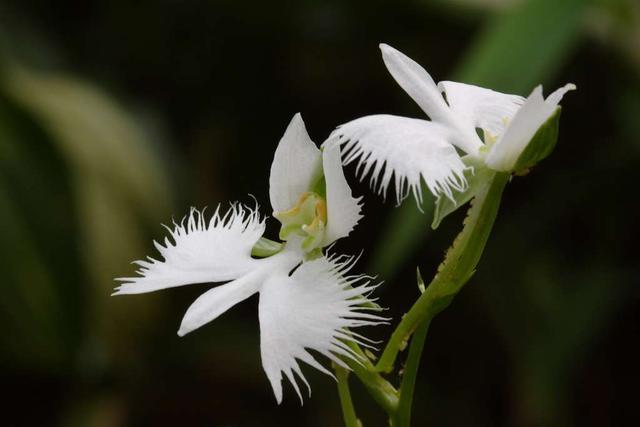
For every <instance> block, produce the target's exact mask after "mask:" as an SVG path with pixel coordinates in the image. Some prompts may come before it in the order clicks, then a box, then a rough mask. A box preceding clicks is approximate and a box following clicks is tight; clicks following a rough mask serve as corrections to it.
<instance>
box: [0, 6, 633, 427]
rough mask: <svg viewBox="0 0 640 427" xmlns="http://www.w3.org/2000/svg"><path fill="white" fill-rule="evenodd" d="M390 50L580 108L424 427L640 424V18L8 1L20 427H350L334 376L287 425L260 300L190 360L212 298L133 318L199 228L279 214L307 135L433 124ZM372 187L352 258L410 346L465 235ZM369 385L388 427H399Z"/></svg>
mask: <svg viewBox="0 0 640 427" xmlns="http://www.w3.org/2000/svg"><path fill="white" fill-rule="evenodd" d="M379 42H386V43H389V44H391V45H392V46H394V47H396V48H398V49H400V50H402V51H403V52H405V53H406V54H408V55H409V56H411V57H412V58H414V59H415V60H416V61H418V62H419V63H421V64H423V65H424V66H425V67H426V68H427V69H428V70H429V72H430V73H431V74H432V75H433V76H434V78H435V79H436V80H447V79H458V80H461V81H464V82H468V83H476V84H482V85H485V86H487V87H491V88H493V89H496V90H502V91H509V92H512V93H518V94H521V95H527V94H528V93H529V92H530V91H531V89H532V88H533V87H534V86H535V85H536V84H538V83H542V84H544V86H545V89H546V90H545V92H547V93H550V91H551V90H553V89H555V88H556V87H559V86H560V85H563V84H564V83H566V82H574V83H576V84H577V86H578V91H576V92H572V93H570V94H568V95H567V96H566V98H565V100H564V101H563V107H564V108H563V117H562V121H561V132H560V140H559V143H558V147H557V149H556V151H555V152H554V153H553V154H552V156H551V157H549V158H548V159H547V160H545V161H544V162H543V163H542V164H540V165H539V166H538V167H537V168H535V169H534V170H533V171H532V172H531V173H530V174H529V175H527V176H525V177H516V178H514V179H513V181H512V183H511V184H510V185H509V186H508V187H507V190H506V192H505V195H504V199H503V205H502V207H501V210H500V213H499V217H498V220H497V223H496V226H495V229H494V233H493V235H492V236H491V238H490V240H489V243H488V246H487V249H486V251H485V254H484V256H483V259H482V261H481V263H480V266H479V268H478V272H477V273H476V276H475V277H474V278H473V279H472V280H471V282H470V283H469V284H468V285H467V286H466V287H465V289H464V290H463V292H462V293H461V294H460V295H459V296H458V297H457V298H456V300H455V301H454V303H453V304H452V305H451V306H450V308H449V309H448V310H446V311H445V312H444V313H442V314H441V315H440V316H439V317H438V318H437V319H436V320H435V321H434V322H433V324H432V327H431V330H430V334H429V336H428V338H427V344H426V346H425V352H424V356H423V365H422V370H421V372H420V376H419V382H418V385H417V396H416V403H415V411H414V413H415V418H414V420H415V425H420V426H421V425H432V426H518V427H519V426H522V427H530V426H620V425H637V424H639V423H640V415H638V411H637V409H636V398H637V382H638V379H639V373H640V372H639V369H638V366H637V363H638V360H640V345H639V340H638V338H639V329H640V326H639V325H640V323H639V320H640V311H639V309H640V299H639V296H640V294H639V291H638V278H637V277H638V260H637V257H638V250H637V241H638V237H640V236H639V234H640V233H639V231H640V230H639V229H640V224H639V221H638V202H637V194H638V191H637V185H638V182H639V178H640V177H639V174H638V173H637V168H638V165H639V164H640V141H639V136H640V73H639V71H640V6H639V5H638V3H637V2H635V1H634V0H612V1H604V0H601V1H581V0H567V1H557V0H556V1H550V0H533V1H507V0H503V1H498V0H493V1H491V0H457V1H430V2H429V1H412V2H382V1H353V2H339V1H329V2H312V1H302V2H282V3H278V2H237V1H208V2H205V1H160V2H151V1H141V2H128V1H60V2H55V4H52V3H51V2H49V1H39V0H31V1H27V2H24V1H14V0H5V1H4V2H3V4H2V5H0V224H2V231H1V232H0V272H2V297H1V298H0V321H1V324H2V325H3V326H4V331H3V333H2V334H1V338H0V378H2V386H3V389H4V391H5V395H6V396H8V400H7V398H6V397H5V399H4V403H3V405H2V406H3V415H2V418H3V425H7V426H39V425H47V426H61V427H67V426H99V427H111V426H164V425H167V426H169V425H185V426H284V425H303V426H337V425H340V423H341V415H340V408H339V403H338V399H337V394H336V391H335V384H334V382H333V381H332V380H331V379H329V378H327V377H324V376H323V375H321V374H320V373H318V372H315V371H313V370H312V369H310V368H308V369H306V370H305V372H306V373H307V377H308V379H309V380H310V382H311V384H312V386H313V397H312V398H311V399H308V400H306V401H305V404H304V406H303V407H300V405H299V403H298V400H297V398H296V396H295V394H294V393H293V392H292V390H291V389H290V388H287V387H285V390H286V391H285V400H284V403H283V404H282V405H281V406H277V405H276V402H275V399H274V398H273V395H272V392H271V389H270V387H269V385H268V382H267V379H266V377H265V375H264V374H263V372H262V370H261V366H260V358H259V347H258V340H259V335H258V334H259V331H258V322H257V305H256V303H257V298H252V299H251V300H249V301H247V302H245V303H243V304H241V305H240V306H238V307H235V308H234V309H233V310H230V311H229V312H228V313H226V314H225V315H224V316H222V317H221V318H220V319H218V320H217V321H215V322H213V323H211V324H210V325H207V326H206V327H204V328H202V329H201V330H199V331H197V332H196V333H193V334H190V335H189V336H187V337H185V338H182V339H179V338H178V337H177V335H176V331H177V329H178V325H179V323H180V319H181V317H182V314H183V313H184V311H185V310H186V308H187V307H188V305H189V304H190V302H191V301H193V299H195V298H196V297H197V296H198V295H199V294H200V293H201V292H203V291H204V290H205V289H207V288H208V286H207V285H196V286H190V287H184V288H178V289H173V290H168V291H163V292H159V293H155V294H148V295H142V296H130V297H119V298H110V297H109V294H110V292H111V289H112V288H113V286H114V282H113V278H114V277H119V276H127V275H130V274H132V272H133V267H132V266H131V265H130V264H129V262H130V261H131V260H133V259H139V258H143V257H144V256H145V255H146V254H150V255H151V254H153V249H152V245H151V241H152V239H158V238H161V237H162V236H163V230H162V228H161V227H160V226H159V224H160V223H169V222H170V221H171V218H172V217H173V218H180V217H182V215H184V214H185V213H187V212H188V208H189V207H190V206H197V207H203V206H210V207H213V206H215V205H217V204H218V203H220V202H222V203H226V202H227V201H233V200H240V201H243V202H250V201H251V197H250V196H249V194H251V195H253V196H255V197H256V198H257V200H258V201H259V202H260V203H261V205H262V212H263V213H264V214H269V213H270V210H269V207H268V197H267V195H268V181H267V178H268V171H269V167H270V162H271V158H272V155H273V151H274V149H275V147H276V144H277V142H278V140H279V138H280V136H281V135H282V133H283V132H284V129H285V127H286V125H287V124H288V122H289V120H290V119H291V117H292V116H293V114H294V113H296V112H298V111H300V112H302V115H303V117H304V119H305V121H306V124H307V128H308V130H309V132H310V134H311V136H312V138H313V139H314V140H315V141H316V142H317V143H321V142H322V141H323V139H324V138H325V137H326V136H327V135H328V134H329V133H330V132H331V130H332V129H333V128H334V127H335V126H336V125H338V124H340V123H343V122H345V121H347V120H350V119H353V118H356V117H359V116H362V115H367V114H374V113H392V114H399V115H408V116H412V117H421V114H422V113H421V112H420V110H419V109H418V107H417V106H416V105H414V104H413V102H412V101H411V99H410V98H409V97H408V96H406V94H405V93H404V92H403V91H402V90H401V89H400V88H399V87H397V85H396V84H395V83H394V82H393V81H392V79H391V77H390V76H389V75H388V74H387V72H386V70H385V68H384V66H383V64H382V61H381V59H380V55H379V51H378V48H377V44H378V43H379ZM347 175H348V176H349V179H350V180H351V181H352V183H353V186H354V191H355V192H356V193H357V194H366V196H367V197H366V206H365V214H366V216H365V219H363V220H362V222H361V224H360V225H359V226H358V228H357V229H356V230H355V232H354V233H353V235H352V236H351V237H350V238H349V239H345V240H344V241H343V242H340V243H339V245H338V247H337V250H339V251H343V252H348V253H358V252H359V251H360V250H361V249H363V250H364V256H363V260H362V261H361V262H360V264H359V265H358V268H359V269H360V270H361V271H366V272H368V273H370V274H377V275H379V277H380V279H381V280H384V281H385V285H384V286H383V287H382V288H380V292H379V296H380V297H381V300H382V302H383V304H384V305H386V306H388V307H390V308H391V309H390V312H389V313H390V315H391V316H392V317H393V318H394V319H396V322H397V319H399V318H400V316H401V315H402V313H403V312H404V311H406V310H407V309H408V308H409V307H410V305H411V301H412V300H413V299H415V298H416V297H417V294H418V290H417V287H416V285H415V267H416V266H419V267H420V268H421V270H422V272H423V275H424V276H425V278H429V277H430V276H431V275H432V274H433V272H434V271H435V268H436V267H437V265H438V263H439V262H440V260H441V257H442V254H443V252H444V250H445V249H446V247H447V245H448V244H449V243H450V241H451V240H452V239H453V237H454V236H455V233H456V232H457V231H458V230H459V228H460V223H461V220H462V215H463V212H458V213H456V214H455V215H453V216H451V217H450V218H447V219H446V220H445V222H444V223H443V225H442V226H441V227H440V228H439V229H438V230H437V232H431V231H430V228H429V227H428V225H429V224H430V220H431V218H430V214H429V212H430V206H431V201H427V204H426V206H425V210H426V213H425V214H424V215H421V214H419V213H417V210H416V209H415V204H414V202H413V201H407V202H406V203H405V204H404V205H403V206H402V207H401V208H394V207H393V205H392V204H391V203H387V204H383V203H382V201H381V200H380V199H379V198H377V197H374V196H373V195H372V194H371V193H370V192H369V191H368V189H367V188H366V186H364V185H361V184H359V183H357V182H356V181H355V180H354V179H352V178H353V170H351V169H350V168H347ZM391 200H393V198H391ZM270 226H271V228H270V233H271V234H270V236H271V237H275V235H276V234H275V232H276V230H277V227H276V225H275V224H273V223H271V224H270ZM394 324H395V323H394ZM390 332H391V327H380V328H377V329H376V330H372V331H370V333H369V335H372V336H377V337H379V338H381V339H384V338H386V337H387V336H388V334H389V333H390ZM390 379H391V380H392V381H394V382H395V381H396V380H397V378H394V377H391V378H390ZM352 383H353V392H354V395H355V396H354V397H355V403H356V408H357V410H358V413H359V415H360V417H361V418H362V420H363V422H364V424H365V426H382V425H385V417H384V414H383V413H381V411H380V410H378V409H377V408H376V407H375V406H373V405H372V403H371V401H370V400H369V398H368V396H367V395H366V393H365V392H364V390H362V389H361V387H360V386H359V385H357V384H356V382H355V381H352Z"/></svg>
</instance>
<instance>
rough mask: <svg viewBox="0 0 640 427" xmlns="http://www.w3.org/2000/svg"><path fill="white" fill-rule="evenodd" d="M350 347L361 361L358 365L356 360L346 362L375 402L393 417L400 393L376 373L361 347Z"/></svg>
mask: <svg viewBox="0 0 640 427" xmlns="http://www.w3.org/2000/svg"><path fill="white" fill-rule="evenodd" d="M350 347H351V348H352V349H353V351H355V352H356V354H358V355H359V356H360V359H361V361H360V363H358V362H356V361H354V360H345V362H346V363H347V364H348V365H349V367H350V368H351V369H352V370H353V373H354V374H356V376H357V377H358V379H359V380H360V381H361V382H362V384H363V385H364V386H365V388H366V389H367V391H368V392H369V394H370V395H371V397H372V398H373V400H375V401H376V403H377V404H378V405H380V407H381V408H382V409H384V410H385V412H386V413H387V414H388V415H389V416H393V415H394V414H395V412H396V410H397V409H398V396H399V395H398V391H397V390H396V389H395V387H394V386H393V385H392V384H391V383H390V382H389V381H387V380H385V379H384V378H383V377H382V375H380V373H378V372H377V371H376V367H375V366H374V365H373V364H372V363H371V361H370V360H369V358H368V357H367V356H366V355H365V354H364V352H363V351H362V349H360V347H359V346H357V345H356V344H355V343H351V344H350Z"/></svg>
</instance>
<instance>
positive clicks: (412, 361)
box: [393, 321, 430, 427]
mask: <svg viewBox="0 0 640 427" xmlns="http://www.w3.org/2000/svg"><path fill="white" fill-rule="evenodd" d="M429 323H430V322H429V321H426V322H424V323H421V324H420V326H418V329H416V331H415V333H414V334H413V337H412V338H411V345H410V346H409V355H408V356H407V363H406V364H405V366H404V373H403V374H402V383H401V384H400V400H399V402H398V410H397V411H396V414H395V416H394V418H393V427H409V426H410V425H411V405H412V404H413V391H414V390H415V387H416V379H417V377H418V368H419V367H420V359H421V357H422V349H423V348H424V342H425V340H426V338H427V331H428V330H429Z"/></svg>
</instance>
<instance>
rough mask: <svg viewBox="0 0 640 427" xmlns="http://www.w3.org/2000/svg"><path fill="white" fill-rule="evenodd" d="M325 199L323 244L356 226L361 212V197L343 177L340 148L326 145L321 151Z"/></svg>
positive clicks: (344, 235)
mask: <svg viewBox="0 0 640 427" xmlns="http://www.w3.org/2000/svg"><path fill="white" fill-rule="evenodd" d="M322 162H323V170H324V178H325V183H326V191H327V194H326V199H327V228H326V231H325V238H324V242H323V243H324V244H323V245H324V246H327V245H330V244H331V243H333V242H334V241H336V240H338V239H340V238H342V237H346V236H348V235H349V233H351V231H352V230H353V228H354V227H355V226H356V224H357V223H358V221H360V218H362V214H361V213H360V211H361V209H362V197H358V198H355V197H353V196H352V194H351V188H350V187H349V184H348V183H347V180H346V178H345V177H344V171H343V170H342V160H341V158H340V148H339V147H336V146H327V147H326V148H325V149H324V151H323V153H322Z"/></svg>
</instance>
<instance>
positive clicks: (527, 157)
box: [513, 107, 561, 174]
mask: <svg viewBox="0 0 640 427" xmlns="http://www.w3.org/2000/svg"><path fill="white" fill-rule="evenodd" d="M560 111H561V107H558V108H557V109H556V111H555V112H554V113H553V115H552V116H551V117H549V119H548V120H547V121H546V122H544V124H543V125H542V126H540V128H539V129H538V131H537V132H536V134H535V135H534V136H533V138H532V139H531V141H530V142H529V144H528V145H527V147H526V148H525V149H524V150H523V151H522V153H521V154H520V157H518V160H517V161H516V164H515V166H514V167H513V171H514V172H515V173H516V174H518V173H523V172H526V170H527V169H529V168H531V167H533V166H535V165H536V164H537V163H538V162H539V161H540V160H543V159H544V158H545V157H547V156H548V155H549V154H551V152H552V151H553V149H554V148H555V147H556V142H557V141H558V128H559V126H560Z"/></svg>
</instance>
